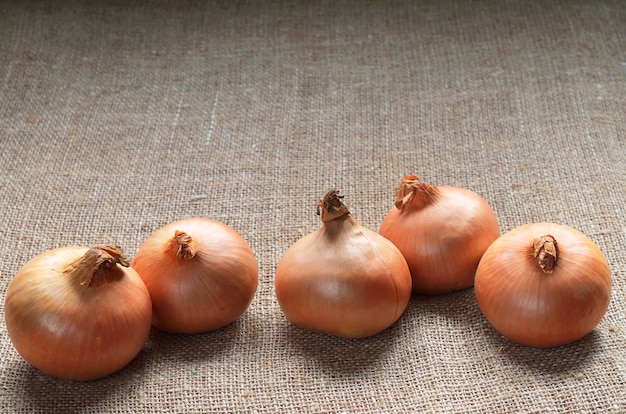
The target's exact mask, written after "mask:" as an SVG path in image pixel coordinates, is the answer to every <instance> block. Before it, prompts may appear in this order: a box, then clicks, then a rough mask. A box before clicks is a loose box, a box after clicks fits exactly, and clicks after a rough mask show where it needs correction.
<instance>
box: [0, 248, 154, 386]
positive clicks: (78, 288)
mask: <svg viewBox="0 0 626 414" xmlns="http://www.w3.org/2000/svg"><path fill="white" fill-rule="evenodd" d="M88 250H89V248H87V247H81V246H68V247H61V248H58V249H54V250H50V251H47V252H45V253H43V254H41V255H39V256H37V257H35V258H33V259H32V260H30V261H29V262H28V263H27V264H26V265H25V266H24V267H23V268H22V269H21V270H20V271H19V272H18V273H17V274H16V275H15V277H14V279H13V280H12V281H11V284H10V285H9V289H8V291H7V296H6V300H5V319H6V324H7V330H8V333H9V337H10V338H11V341H12V342H13V345H14V346H15V349H16V350H17V351H18V353H19V354H20V355H21V356H22V357H23V358H24V359H25V360H26V361H28V362H29V363H30V364H31V365H33V366H34V367H35V368H37V369H39V370H41V371H42V372H45V373H46V374H48V375H51V376H54V377H58V378H62V379H67V380H76V381H87V380H94V379H98V378H102V377H105V376H108V375H110V374H112V373H114V372H116V371H118V370H120V369H122V368H123V367H125V366H126V365H127V364H128V363H130V361H131V360H132V359H133V358H134V357H135V356H136V355H137V354H138V353H139V352H140V351H141V350H142V348H143V346H144V344H145V342H146V340H147V338H148V335H149V333H150V327H151V324H150V321H151V317H152V307H151V303H150V296H149V294H148V290H147V289H146V286H145V285H144V283H143V281H142V280H141V278H140V277H139V275H138V274H137V273H136V272H135V271H134V270H133V269H130V268H128V267H123V266H120V265H119V264H115V266H114V268H112V269H109V270H106V271H105V272H104V273H105V274H104V275H102V274H101V275H100V276H103V278H102V279H101V280H100V282H99V286H97V287H95V286H92V285H88V284H83V285H81V283H80V280H78V278H77V277H75V275H74V274H72V273H71V272H70V273H64V271H63V270H64V269H65V268H66V267H67V266H68V264H70V263H72V262H74V261H75V260H77V259H79V258H81V257H82V256H83V255H84V254H85V253H86V252H87V251H88ZM126 266H128V264H126ZM95 277H96V276H94V278H95Z"/></svg>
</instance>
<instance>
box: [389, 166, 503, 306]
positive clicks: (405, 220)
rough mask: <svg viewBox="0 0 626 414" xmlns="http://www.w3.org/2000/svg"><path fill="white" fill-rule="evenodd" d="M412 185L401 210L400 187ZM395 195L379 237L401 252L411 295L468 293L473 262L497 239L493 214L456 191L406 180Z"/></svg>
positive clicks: (470, 196)
mask: <svg viewBox="0 0 626 414" xmlns="http://www.w3.org/2000/svg"><path fill="white" fill-rule="evenodd" d="M407 181H408V182H412V181H415V182H416V183H411V184H417V188H416V189H414V190H413V191H415V194H414V195H413V196H412V198H410V199H409V200H408V202H406V204H402V202H401V200H402V196H403V195H405V194H402V193H401V188H400V187H401V186H402V185H403V183H404V182H407ZM403 183H401V184H400V186H399V187H398V188H397V189H396V190H397V191H398V194H397V195H398V199H399V201H397V202H396V205H399V206H400V208H398V207H397V206H394V207H392V208H391V210H389V212H388V213H387V215H386V216H385V218H384V219H383V221H382V223H381V226H380V229H379V233H380V234H381V235H382V236H384V237H385V238H387V239H389V240H390V241H391V242H393V244H394V245H395V246H396V247H397V248H398V249H399V250H400V251H401V252H402V254H403V256H404V258H405V259H406V262H407V264H408V265H409V269H411V276H412V278H413V292H415V293H418V294H424V295H439V294H444V293H449V292H452V291H456V290H462V289H466V288H469V287H471V286H472V285H473V284H474V276H475V273H476V268H477V267H478V262H479V261H480V258H481V257H482V255H483V253H484V252H485V250H487V248H488V247H489V245H490V244H491V243H492V242H493V241H494V240H496V239H497V238H498V236H499V235H500V226H499V224H498V219H497V218H496V215H495V213H494V212H493V210H492V209H491V207H490V206H489V204H488V203H487V201H485V199H484V198H482V197H481V196H479V195H478V194H476V193H474V192H472V191H470V190H466V189H464V188H459V187H451V186H432V185H428V184H424V183H419V182H417V177H416V176H414V175H409V176H407V177H404V178H403Z"/></svg>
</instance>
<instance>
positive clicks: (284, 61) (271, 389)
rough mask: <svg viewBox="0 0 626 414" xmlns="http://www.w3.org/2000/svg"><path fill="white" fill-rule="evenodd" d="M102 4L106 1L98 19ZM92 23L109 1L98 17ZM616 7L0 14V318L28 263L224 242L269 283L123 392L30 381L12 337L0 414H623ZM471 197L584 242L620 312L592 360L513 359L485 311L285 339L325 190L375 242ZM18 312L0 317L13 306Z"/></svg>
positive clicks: (625, 161) (159, 341) (19, 8)
mask: <svg viewBox="0 0 626 414" xmlns="http://www.w3.org/2000/svg"><path fill="white" fill-rule="evenodd" d="M87 3H90V4H89V5H87ZM91 3H93V4H91ZM625 115H626V2H624V1H621V0H600V1H584V0H563V1H482V0H476V1H461V0H450V1H434V0H432V1H404V0H397V1H383V0H373V1H366V2H358V1H321V2H297V1H291V2H289V1H258V2H252V1H250V2H247V1H233V2H228V1H216V2H200V1H198V2H194V1H176V2H166V1H152V2H140V1H129V2H120V1H111V2H80V1H73V2H71V1H67V2H54V3H53V2H45V1H4V2H2V3H0V141H1V146H2V151H1V154H0V172H1V174H0V183H1V185H0V191H1V193H0V235H1V240H2V243H1V245H0V253H1V255H2V257H1V261H0V298H1V299H2V303H4V298H5V296H6V290H7V287H8V284H9V282H10V280H11V279H12V277H13V276H14V275H15V273H16V272H17V271H18V269H20V268H21V267H22V266H23V265H24V264H25V263H26V262H27V261H28V260H29V259H31V258H32V257H34V256H36V255H38V254H39V253H42V252H44V251H46V250H48V249H51V248H55V247H59V246H65V245H73V244H78V245H85V246H90V245H93V244H96V243H114V244H119V245H120V246H122V247H123V249H124V251H125V252H126V253H127V254H128V255H129V256H130V257H132V256H133V255H134V254H135V253H136V251H137V249H138V248H139V246H140V245H141V243H142V242H143V241H144V240H145V239H146V238H147V237H148V235H150V234H151V233H152V232H153V231H154V230H156V229H157V228H159V227H160V226H162V225H164V224H166V223H168V222H170V221H173V220H177V219H181V218H185V217H192V216H205V217H210V218H213V219H217V220H221V221H223V222H225V223H227V224H229V225H230V226H232V227H233V228H234V229H235V230H237V231H238V232H239V233H240V234H241V235H242V236H243V237H244V238H245V239H246V240H247V241H248V243H249V244H250V246H251V247H252V249H253V250H254V252H255V254H256V257H257V259H258V261H259V270H260V283H259V288H258V291H257V293H256V295H255V297H254V301H253V302H252V304H251V306H250V307H249V309H248V310H247V312H246V313H245V314H244V315H243V316H242V317H241V318H240V319H239V320H238V321H237V322H236V323H233V324H232V325H230V326H228V327H226V328H223V329H220V330H218V331H216V332H211V333H206V334H201V335H193V336H185V335H169V334H165V333H163V332H159V331H157V330H153V331H152V332H151V335H150V338H149V341H148V343H147V344H146V347H145V349H144V350H143V351H142V352H141V353H140V354H139V355H138V357H137V358H136V359H135V360H134V361H133V362H132V363H131V364H130V365H129V366H128V367H126V368H125V369H124V370H122V371H120V372H119V373H117V374H114V375H112V376H110V377H107V378H105V379H102V380H98V381H92V382H87V383H76V382H70V381H62V380H58V379H54V378H51V377H49V376H47V375H44V374H42V373H41V372H39V371H37V370H36V369H34V368H32V367H31V366H30V365H29V364H28V363H26V362H25V361H24V360H23V359H22V358H21V357H20V356H19V355H18V354H17V352H16V351H15V350H14V348H13V346H12V344H11V342H10V340H9V337H8V334H7V330H6V324H5V323H4V310H2V311H1V313H2V315H1V316H2V318H1V322H0V353H1V355H2V357H1V362H0V407H2V411H5V412H46V413H50V412H63V413H70V412H76V413H78V412H84V413H87V412H98V413H128V412H150V413H160V412H179V413H228V412H238V413H244V412H259V413H275V412H284V413H287V412H290V413H309V412H312V413H322V412H335V413H340V412H343V413H380V412H388V413H398V412H429V413H441V412H445V413H457V412H458V413H461V412H463V413H495V412H516V413H518V412H521V413H546V412H567V413H584V412H587V413H591V412H603V413H605V412H616V413H617V412H626V361H625V359H626V355H625V350H626V347H625V338H626V265H625V263H626V253H625V251H626V222H625V219H624V217H625V215H626V196H625V194H626V191H625V190H626V186H625V184H624V178H625V171H626V116H625ZM409 173H416V174H417V175H418V176H419V177H420V178H421V179H422V180H423V181H425V182H428V183H432V184H436V185H455V186H461V187H465V188H469V189H471V190H473V191H475V192H477V193H479V194H480V195H482V196H483V197H484V198H485V199H486V200H487V201H488V202H489V203H490V204H491V206H492V207H493V209H494V211H495V212H496V214H497V216H498V218H499V220H500V225H501V229H502V231H503V232H505V231H508V230H510V229H512V228H514V227H517V226H519V225H522V224H526V223H530V222H535V221H551V222H557V223H561V224H567V225H570V226H572V227H575V228H577V229H579V230H581V231H583V232H584V233H585V234H587V235H588V236H589V238H591V239H592V240H593V241H594V242H595V243H596V244H597V245H598V246H599V247H600V248H601V249H602V251H603V252H604V254H605V255H606V258H607V260H608V262H609V265H610V267H611V270H612V276H613V293H612V300H611V304H610V307H609V309H608V312H607V314H606V316H605V317H604V319H603V320H602V322H601V323H600V324H599V325H598V327H597V328H596V329H595V330H594V331H593V333H591V334H590V335H588V336H586V337H585V338H583V339H582V340H580V341H578V342H576V343H573V344H571V345H568V346H563V347H559V348H555V349H548V350H545V349H534V348H528V347H523V346H520V345H516V344H513V343H511V342H509V341H508V340H506V339H504V338H502V337H500V336H499V335H498V334H497V333H496V332H495V331H494V330H493V329H492V328H491V327H490V326H489V324H488V323H487V322H486V320H485V319H484V317H483V316H482V314H481V313H480V311H479V309H478V307H477V304H476V300H475V297H474V293H473V290H472V289H468V290H465V291H463V292H459V293H454V294H450V295H444V296H440V297H422V296H414V297H413V298H412V300H411V302H410V304H409V306H408V309H407V311H406V313H405V314H404V315H403V317H402V318H401V319H400V320H399V321H398V322H397V323H396V324H395V325H394V326H393V327H391V328H390V329H388V330H386V331H385V332H383V333H381V334H379V335H377V336H375V337H371V338H368V339H363V340H343V339H338V338H333V337H329V336H325V335H321V334H316V333H310V332H305V331H303V330H301V329H299V328H297V327H294V326H293V325H291V324H290V323H289V322H288V321H287V320H286V319H285V318H284V316H283V314H282V312H281V311H280V308H279V307H278V304H277V301H276V299H275V295H274V290H273V276H274V271H275V268H276V265H277V263H278V261H279V260H280V258H281V256H282V254H283V253H284V252H285V250H286V249H287V248H288V247H289V246H290V245H291V244H292V243H293V242H295V241H296V240H297V239H299V238H300V237H302V236H303V235H305V234H307V233H309V232H311V231H313V230H315V229H316V228H318V227H319V225H320V222H319V217H318V216H316V215H315V204H316V203H317V201H318V200H319V199H320V198H321V197H322V196H323V195H324V193H325V192H326V191H327V190H329V189H331V188H338V189H340V190H341V191H342V193H343V194H345V202H346V204H348V205H349V206H350V207H351V210H352V211H353V213H354V216H355V218H356V219H357V220H358V221H359V222H360V223H361V224H362V225H364V226H367V227H369V228H371V229H374V230H377V229H378V227H379V225H380V222H381V220H382V218H383V217H384V215H385V213H386V211H387V210H388V209H389V208H390V207H391V206H392V203H393V197H394V195H393V188H394V186H395V185H396V184H397V182H398V180H399V179H400V177H402V176H403V175H405V174H409ZM2 309H3V307H2Z"/></svg>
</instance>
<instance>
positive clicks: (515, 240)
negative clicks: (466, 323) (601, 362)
mask: <svg viewBox="0 0 626 414" xmlns="http://www.w3.org/2000/svg"><path fill="white" fill-rule="evenodd" d="M546 235H549V236H551V237H553V238H554V240H556V246H557V255H556V257H557V258H556V262H555V264H554V267H553V268H552V269H551V271H549V272H546V271H544V270H543V269H542V268H541V267H540V266H539V265H538V261H537V258H535V248H534V243H535V240H538V239H539V238H541V237H543V236H546ZM611 285H612V282H611V272H610V269H609V265H608V263H607V261H606V259H605V257H604V255H603V254H602V251H601V250H600V248H599V247H598V246H597V245H595V244H594V243H593V242H592V241H591V240H589V239H588V238H587V237H586V236H585V235H584V234H583V233H581V232H580V231H578V230H576V229H574V228H572V227H569V226H564V225H560V224H554V223H532V224H527V225H523V226H520V227H517V228H515V229H513V230H511V231H509V232H508V233H505V234H503V235H502V236H501V237H500V238H499V239H498V240H496V241H495V242H494V243H493V244H492V245H491V246H490V247H489V249H487V251H486V252H485V254H484V255H483V257H482V259H481V261H480V264H479V266H478V270H477V271H476V281H475V293H476V300H477V303H478V306H479V308H480V310H481V312H482V313H483V314H484V316H485V317H486V319H487V320H488V321H489V323H490V324H491V325H492V326H493V327H494V328H495V329H496V331H498V332H499V333H500V334H502V335H503V336H505V337H506V338H509V339H510V340H512V341H514V342H517V343H520V344H523V345H527V346H532V347H540V348H549V347H555V346H560V345H566V344H569V343H571V342H574V341H577V340H579V339H581V338H582V337H584V336H585V335H587V334H588V333H590V332H591V331H592V330H593V329H594V328H595V327H596V326H597V325H598V323H599V322H600V320H601V319H602V318H603V316H604V315H605V313H606V311H607V309H608V306H609V302H610V297H611Z"/></svg>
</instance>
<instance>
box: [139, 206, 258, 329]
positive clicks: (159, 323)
mask: <svg viewBox="0 0 626 414" xmlns="http://www.w3.org/2000/svg"><path fill="white" fill-rule="evenodd" d="M131 266H132V268H133V269H135V270H136V271H137V273H139V275H140V276H141V278H142V279H143V280H144V282H145V284H146V286H147V287H148V291H149V292H150V297H151V298H152V307H153V324H154V326H156V327H157V328H159V329H161V330H164V331H167V332H172V333H200V332H207V331H211V330H215V329H218V328H221V327H223V326H226V325H228V324H230V323H232V322H234V321H235V320H237V319H238V318H239V317H240V316H241V315H242V314H243V313H244V311H245V310H246V309H247V308H248V306H249V305H250V303H251V302H252V299H253V297H254V294H255V292H256V288H257V284H258V264H257V261H256V258H255V256H254V253H253V252H252V250H251V249H250V246H249V245H248V244H247V243H246V241H245V240H244V239H243V238H242V237H241V236H240V235H239V234H238V233H237V232H236V231H235V230H234V229H232V228H231V227H229V226H228V225H226V224H224V223H222V222H219V221H217V220H211V219H208V218H203V217H196V218H188V219H183V220H179V221H176V222H173V223H169V224H167V225H165V226H163V227H161V228H160V229H158V230H157V231H155V232H154V233H153V234H152V235H151V236H150V237H148V239H147V240H146V241H145V242H144V243H143V245H142V246H141V247H140V248H139V251H138V252H137V254H136V255H135V258H134V259H133V262H132V264H131Z"/></svg>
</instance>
